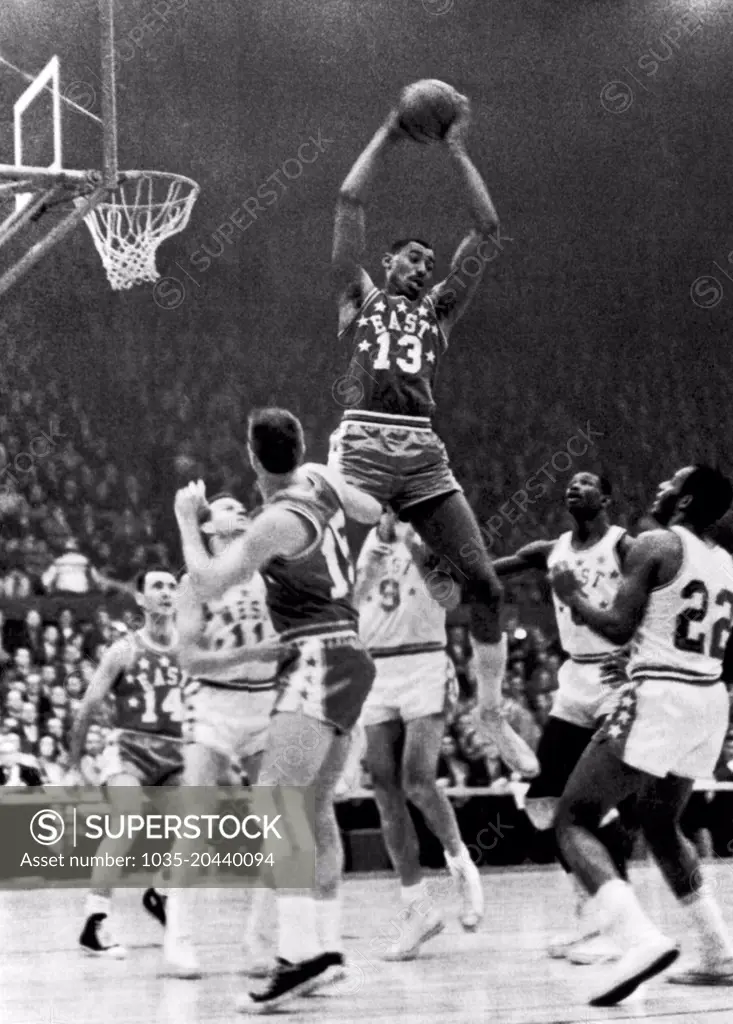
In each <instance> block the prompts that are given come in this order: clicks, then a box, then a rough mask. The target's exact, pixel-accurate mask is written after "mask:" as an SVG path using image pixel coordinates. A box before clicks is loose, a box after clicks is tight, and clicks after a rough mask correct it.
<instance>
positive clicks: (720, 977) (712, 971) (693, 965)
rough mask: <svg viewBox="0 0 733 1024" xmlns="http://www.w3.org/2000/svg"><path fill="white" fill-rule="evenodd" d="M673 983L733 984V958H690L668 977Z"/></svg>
mask: <svg viewBox="0 0 733 1024" xmlns="http://www.w3.org/2000/svg"><path fill="white" fill-rule="evenodd" d="M666 980H667V981H668V982H669V983H670V984H671V985H710V986H711V987H713V986H715V985H733V959H731V958H730V957H726V958H725V959H722V960H712V959H709V958H707V957H705V956H699V957H698V958H696V959H694V960H693V959H690V960H689V961H688V962H687V965H684V964H683V966H681V967H680V969H679V970H678V971H672V972H671V973H670V974H668V975H667V979H666Z"/></svg>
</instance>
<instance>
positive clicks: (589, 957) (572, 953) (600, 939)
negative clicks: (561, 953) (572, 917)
mask: <svg viewBox="0 0 733 1024" xmlns="http://www.w3.org/2000/svg"><path fill="white" fill-rule="evenodd" d="M620 956H621V950H620V949H619V947H618V946H617V945H616V943H615V942H613V941H612V940H611V939H609V938H608V937H607V936H606V935H600V934H599V935H594V936H592V937H589V938H585V939H580V941H579V942H576V943H574V944H573V945H571V946H570V947H569V948H568V950H567V952H566V953H565V959H566V960H567V961H568V963H571V964H579V965H580V966H582V967H590V966H592V965H594V964H610V963H614V962H615V961H616V960H618V959H619V957H620Z"/></svg>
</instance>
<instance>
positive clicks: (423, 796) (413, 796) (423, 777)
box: [402, 764, 437, 807]
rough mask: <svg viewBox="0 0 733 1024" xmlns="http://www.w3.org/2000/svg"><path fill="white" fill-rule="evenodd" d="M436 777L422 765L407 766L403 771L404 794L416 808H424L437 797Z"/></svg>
mask: <svg viewBox="0 0 733 1024" xmlns="http://www.w3.org/2000/svg"><path fill="white" fill-rule="evenodd" d="M436 789H437V782H436V780H435V776H434V775H433V774H431V773H429V772H427V771H426V770H425V768H424V767H423V766H422V765H419V764H415V765H409V764H408V765H405V766H404V767H403V769H402V792H403V793H404V794H405V796H406V797H407V799H408V800H409V801H410V803H411V804H414V805H415V807H422V806H423V804H425V803H426V802H427V801H429V800H431V798H432V797H433V796H434V795H435V791H436Z"/></svg>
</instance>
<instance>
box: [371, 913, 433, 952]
mask: <svg viewBox="0 0 733 1024" xmlns="http://www.w3.org/2000/svg"><path fill="white" fill-rule="evenodd" d="M444 928H445V924H444V922H443V918H442V917H441V916H440V914H439V913H438V911H437V910H435V909H431V910H429V911H428V912H427V914H419V913H417V911H416V910H415V908H414V907H410V909H409V910H408V913H407V915H406V917H405V919H404V921H403V922H402V933H401V935H400V937H399V938H398V939H397V941H396V942H395V943H394V944H393V945H392V946H391V947H390V949H388V950H387V952H386V953H385V954H384V959H385V960H413V959H414V958H415V957H416V956H417V954H418V952H419V950H420V947H421V946H422V945H424V944H425V943H426V942H427V941H428V940H429V939H432V938H435V936H436V935H440V933H441V932H442V931H443V929H444Z"/></svg>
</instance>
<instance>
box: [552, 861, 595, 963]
mask: <svg viewBox="0 0 733 1024" xmlns="http://www.w3.org/2000/svg"><path fill="white" fill-rule="evenodd" d="M567 877H568V881H569V882H571V883H572V885H573V888H574V890H575V893H576V898H575V928H574V929H573V931H570V932H566V933H565V934H564V935H556V936H555V938H553V939H552V940H551V941H550V943H549V945H548V947H547V955H548V956H549V957H550V958H551V959H552V960H564V959H566V958H567V957H568V955H569V954H570V953H571V952H572V951H573V950H574V949H575V948H576V947H578V948H580V947H582V946H583V945H585V944H587V943H589V942H594V941H595V940H596V939H598V938H600V935H601V929H600V927H599V924H598V920H597V914H596V912H595V910H596V908H595V903H594V901H593V900H592V899H590V897H589V896H588V894H587V893H586V892H585V890H584V889H582V888H581V887H580V885H579V883H578V882H576V881H575V879H574V878H573V876H572V875H568V876H567Z"/></svg>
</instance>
